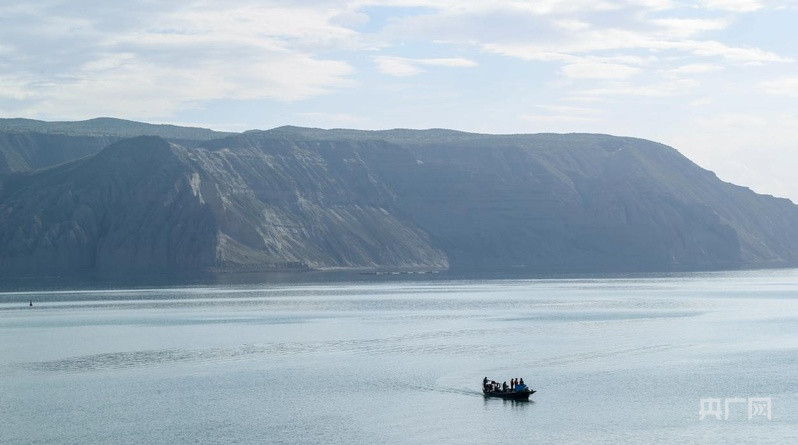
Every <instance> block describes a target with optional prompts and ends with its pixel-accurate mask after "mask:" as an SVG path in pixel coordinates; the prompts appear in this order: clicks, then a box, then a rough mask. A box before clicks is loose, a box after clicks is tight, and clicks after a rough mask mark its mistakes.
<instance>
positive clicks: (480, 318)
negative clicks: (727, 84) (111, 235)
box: [0, 270, 798, 444]
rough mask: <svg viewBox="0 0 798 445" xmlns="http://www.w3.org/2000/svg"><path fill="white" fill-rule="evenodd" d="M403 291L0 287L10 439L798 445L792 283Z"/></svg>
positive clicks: (411, 286)
mask: <svg viewBox="0 0 798 445" xmlns="http://www.w3.org/2000/svg"><path fill="white" fill-rule="evenodd" d="M403 278H405V279H401V280H397V279H395V278H385V279H384V280H382V279H380V278H379V277H371V278H369V279H366V278H364V279H363V280H352V281H335V282H308V283H282V284H280V283H269V284H217V285H194V286H164V287H160V288H138V289H137V288H130V289H120V288H117V289H102V288H91V289H88V288H87V289H83V290H81V289H72V288H71V289H69V290H44V291H35V290H33V291H13V292H2V293H0V376H1V377H0V419H2V426H1V427H0V443H4V444H28V443H54V442H55V443H80V444H87V443H88V444H93V443H189V442H190V443H324V444H362V443H368V444H371V443H410V444H426V443H458V444H469V443H473V444H484V443H513V442H525V443H619V442H620V443H738V442H756V443H779V444H782V443H798V270H764V271H738V272H714V273H696V274H674V275H661V276H649V277H645V276H637V277H605V278H602V277H589V278H562V279H482V280H466V279H447V278H445V277H431V278H426V277H403ZM29 300H33V304H34V305H33V307H29V306H28V302H29ZM486 376H487V377H488V378H490V379H493V380H497V381H500V382H503V381H508V382H509V380H510V379H511V378H518V377H521V378H524V380H525V381H526V383H527V384H528V385H529V386H530V387H532V388H534V389H535V390H537V393H535V394H534V395H533V396H532V397H531V401H530V402H527V403H523V402H513V401H503V400H500V399H485V398H484V397H483V395H482V393H481V381H482V379H483V377H486ZM749 412H750V415H749ZM702 416H703V417H704V418H703V419H702V418H701V417H702ZM768 417H770V418H768Z"/></svg>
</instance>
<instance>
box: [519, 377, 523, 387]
mask: <svg viewBox="0 0 798 445" xmlns="http://www.w3.org/2000/svg"><path fill="white" fill-rule="evenodd" d="M518 383H520V384H521V385H523V384H524V378H523V377H522V378H521V381H519V382H518Z"/></svg>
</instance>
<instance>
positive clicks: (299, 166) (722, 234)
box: [0, 127, 798, 275]
mask: <svg viewBox="0 0 798 445" xmlns="http://www.w3.org/2000/svg"><path fill="white" fill-rule="evenodd" d="M796 263H798V206H795V205H794V204H793V203H792V202H790V201H789V200H786V199H779V198H774V197H771V196H764V195H758V194H756V193H754V192H752V191H750V190H749V189H746V188H743V187H738V186H735V185H732V184H728V183H725V182H723V181H721V180H719V179H718V178H717V177H716V176H715V175H714V174H713V173H712V172H709V171H707V170H704V169H702V168H700V167H698V166H696V165H695V164H693V163H692V162H691V161H690V160H688V159H687V158H685V157H684V156H682V155H680V154H679V153H678V152H677V151H676V150H674V149H672V148H670V147H667V146H664V145H661V144H657V143H654V142H650V141H645V140H641V139H634V138H621V137H613V136H607V135H593V134H566V135H559V134H538V135H480V134H472V133H463V132H456V131H451V130H424V131H417V130H388V131H376V132H369V131H356V130H318V129H306V128H298V127H281V128H277V129H273V130H268V131H249V132H245V133H242V134H237V135H230V136H227V137H222V138H216V139H210V140H206V141H196V143H195V144H194V145H192V146H189V147H186V146H182V145H180V144H177V143H174V142H169V141H167V140H165V139H163V138H160V137H137V138H132V139H125V140H120V141H118V142H115V143H113V144H112V145H110V146H108V147H107V148H105V149H104V150H102V151H101V152H99V153H98V154H96V155H93V156H89V157H84V158H81V159H77V160H74V161H71V162H68V163H66V164H62V165H58V166H54V167H50V168H46V169H42V170H37V171H29V172H22V173H16V174H9V175H6V176H5V177H4V178H3V179H2V181H0V275H59V274H80V273H94V274H123V273H153V272H164V273H172V272H187V271H188V272H198V271H211V270H222V271H236V270H286V269H289V270H306V269H358V270H442V269H447V268H451V269H452V270H456V271H463V272H473V271H484V270H508V269H509V270H518V271H527V272H543V273H547V272H574V271H580V272H605V271H615V272H620V271H670V270H704V269H719V268H739V267H772V266H788V265H795V264H796Z"/></svg>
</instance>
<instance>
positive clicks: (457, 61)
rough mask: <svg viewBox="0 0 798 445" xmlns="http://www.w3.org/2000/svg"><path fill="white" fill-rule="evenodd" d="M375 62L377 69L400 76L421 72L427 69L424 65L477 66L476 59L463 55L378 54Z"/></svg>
mask: <svg viewBox="0 0 798 445" xmlns="http://www.w3.org/2000/svg"><path fill="white" fill-rule="evenodd" d="M374 63H376V65H377V69H379V70H380V71H381V72H383V73H385V74H388V75H391V76H398V77H403V76H415V75H416V74H421V73H423V72H424V71H425V70H424V69H423V68H422V67H424V66H440V67H449V68H471V67H475V66H477V63H476V62H475V61H473V60H470V59H465V58H462V57H447V58H427V59H423V58H422V59H411V58H406V57H394V56H376V57H374Z"/></svg>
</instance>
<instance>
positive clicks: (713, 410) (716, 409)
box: [698, 397, 773, 420]
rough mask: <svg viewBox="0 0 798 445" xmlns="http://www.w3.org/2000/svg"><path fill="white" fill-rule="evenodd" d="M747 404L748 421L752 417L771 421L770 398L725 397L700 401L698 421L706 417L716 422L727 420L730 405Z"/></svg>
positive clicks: (771, 407) (771, 403)
mask: <svg viewBox="0 0 798 445" xmlns="http://www.w3.org/2000/svg"><path fill="white" fill-rule="evenodd" d="M746 403H748V420H751V419H753V418H754V417H767V419H768V420H772V414H773V402H772V400H771V398H770V397H748V398H747V399H745V398H742V397H727V398H725V399H723V403H722V404H721V399H719V398H712V397H710V398H705V399H701V401H700V407H699V410H698V416H699V417H698V420H704V419H705V418H706V417H714V418H715V419H717V420H729V412H731V406H732V405H735V404H736V405H744V404H746Z"/></svg>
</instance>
